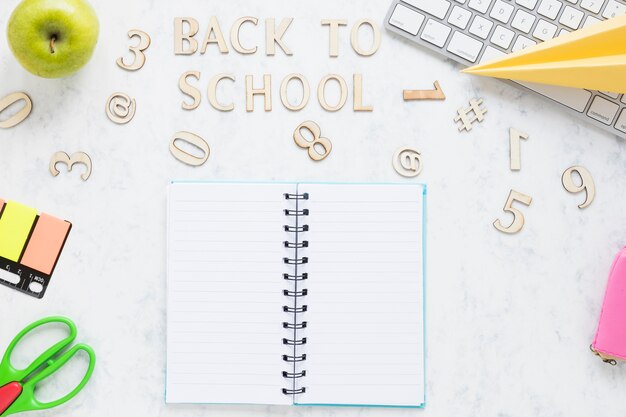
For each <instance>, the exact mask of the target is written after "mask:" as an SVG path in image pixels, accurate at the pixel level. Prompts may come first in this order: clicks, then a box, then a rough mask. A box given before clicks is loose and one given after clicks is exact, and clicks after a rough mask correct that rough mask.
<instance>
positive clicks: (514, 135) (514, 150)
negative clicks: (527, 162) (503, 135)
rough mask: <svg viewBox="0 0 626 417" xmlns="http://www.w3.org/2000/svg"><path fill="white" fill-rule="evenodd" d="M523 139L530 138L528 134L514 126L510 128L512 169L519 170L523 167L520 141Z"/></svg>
mask: <svg viewBox="0 0 626 417" xmlns="http://www.w3.org/2000/svg"><path fill="white" fill-rule="evenodd" d="M522 139H523V140H526V139H528V135H527V134H526V133H522V132H520V131H519V130H516V129H513V128H511V129H510V130H509V140H510V142H511V171H519V170H521V169H522V157H521V149H520V148H521V144H520V142H521V140H522Z"/></svg>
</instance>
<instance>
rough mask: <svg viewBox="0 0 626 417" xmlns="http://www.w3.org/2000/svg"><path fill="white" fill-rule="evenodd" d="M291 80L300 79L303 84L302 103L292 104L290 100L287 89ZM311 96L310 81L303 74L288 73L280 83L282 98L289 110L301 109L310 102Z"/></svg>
mask: <svg viewBox="0 0 626 417" xmlns="http://www.w3.org/2000/svg"><path fill="white" fill-rule="evenodd" d="M291 80H299V81H300V83H301V84H302V101H301V102H300V104H291V103H290V102H289V98H288V97H287V89H288V88H289V83H290V82H291ZM310 97H311V87H310V86H309V82H308V81H307V80H306V78H304V76H303V75H302V74H290V75H288V76H287V77H286V78H285V79H284V80H283V82H282V84H281V85H280V100H281V101H282V102H283V106H285V107H286V108H287V109H288V110H291V111H300V110H302V109H303V108H305V107H306V105H307V104H309V98H310Z"/></svg>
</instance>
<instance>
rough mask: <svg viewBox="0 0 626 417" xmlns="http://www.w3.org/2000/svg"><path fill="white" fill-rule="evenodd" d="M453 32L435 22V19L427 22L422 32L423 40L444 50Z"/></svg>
mask: <svg viewBox="0 0 626 417" xmlns="http://www.w3.org/2000/svg"><path fill="white" fill-rule="evenodd" d="M451 30H452V29H450V28H449V27H448V26H445V25H442V24H441V23H439V22H435V21H434V20H433V19H428V22H426V26H425V27H424V30H423V31H422V36H421V38H422V39H424V40H425V41H426V42H430V43H432V44H433V45H436V46H438V47H440V48H442V47H443V45H444V44H445V43H446V41H447V40H448V36H450V31H451Z"/></svg>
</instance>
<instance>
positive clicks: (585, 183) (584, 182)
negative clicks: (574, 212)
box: [561, 166, 596, 209]
mask: <svg viewBox="0 0 626 417" xmlns="http://www.w3.org/2000/svg"><path fill="white" fill-rule="evenodd" d="M574 172H576V173H578V175H580V179H581V184H580V185H577V184H574V178H572V174H573V173H574ZM561 180H562V182H563V187H564V188H565V189H566V190H567V191H569V192H570V193H580V192H582V191H585V192H586V193H587V198H586V199H585V202H584V203H582V204H581V205H579V206H578V208H581V209H584V208H587V207H589V206H590V205H591V203H593V200H594V198H596V185H595V183H594V182H593V177H592V176H591V172H589V170H588V169H587V168H585V167H581V166H574V167H571V168H568V169H567V170H566V171H565V172H564V173H563V177H562V179H561Z"/></svg>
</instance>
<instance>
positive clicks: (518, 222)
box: [493, 190, 533, 235]
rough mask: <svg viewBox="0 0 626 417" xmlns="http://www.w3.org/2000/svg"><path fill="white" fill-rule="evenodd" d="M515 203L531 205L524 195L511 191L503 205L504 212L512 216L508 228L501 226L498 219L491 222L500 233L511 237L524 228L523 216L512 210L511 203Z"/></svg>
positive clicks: (529, 199)
mask: <svg viewBox="0 0 626 417" xmlns="http://www.w3.org/2000/svg"><path fill="white" fill-rule="evenodd" d="M516 201H517V202H520V203H522V204H524V205H526V206H530V203H532V201H533V199H532V197H530V196H527V195H526V194H522V193H519V192H517V191H514V190H511V192H510V194H509V198H508V200H506V204H505V205H504V211H505V212H507V213H511V214H512V215H513V222H512V223H511V225H510V226H509V227H504V226H502V222H501V221H500V219H498V220H496V221H495V222H493V225H494V227H495V228H496V229H498V230H499V231H501V232H502V233H507V234H511V235H512V234H515V233H518V232H519V231H521V230H522V228H523V227H524V215H523V214H522V212H521V211H519V210H518V209H516V208H513V203H514V202H516Z"/></svg>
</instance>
